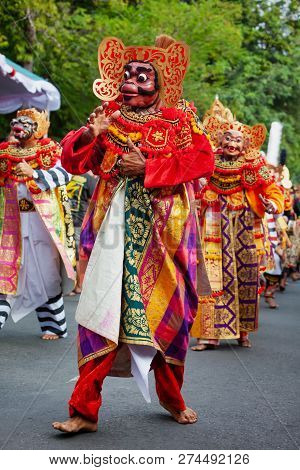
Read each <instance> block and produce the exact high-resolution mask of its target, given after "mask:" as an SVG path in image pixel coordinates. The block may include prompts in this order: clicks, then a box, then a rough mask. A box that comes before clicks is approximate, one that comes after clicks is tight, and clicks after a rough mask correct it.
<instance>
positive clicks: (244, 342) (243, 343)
mask: <svg viewBox="0 0 300 470" xmlns="http://www.w3.org/2000/svg"><path fill="white" fill-rule="evenodd" d="M238 343H239V346H241V348H252V344H251V341H250V340H249V339H244V340H240V339H239V340H238Z"/></svg>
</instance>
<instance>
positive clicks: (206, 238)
mask: <svg viewBox="0 0 300 470" xmlns="http://www.w3.org/2000/svg"><path fill="white" fill-rule="evenodd" d="M204 241H206V242H215V243H221V241H222V238H221V237H204Z"/></svg>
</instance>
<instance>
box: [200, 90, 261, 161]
mask: <svg viewBox="0 0 300 470" xmlns="http://www.w3.org/2000/svg"><path fill="white" fill-rule="evenodd" d="M203 125H204V127H205V129H206V130H207V132H208V133H209V134H210V138H211V141H212V143H213V145H214V147H215V148H217V147H218V146H219V138H220V133H224V132H226V131H230V130H236V131H240V132H241V133H242V134H243V137H244V139H245V140H246V141H247V147H246V148H245V159H246V160H254V159H256V158H258V157H260V148H261V146H262V144H263V143H264V141H265V138H266V134H267V129H266V126H265V125H264V124H255V125H254V126H252V127H251V126H247V125H246V124H243V123H241V122H239V121H237V120H236V118H235V116H233V114H232V112H231V111H230V109H229V108H225V106H224V105H223V104H222V103H221V101H220V100H219V98H218V97H216V98H215V100H214V102H213V104H212V106H211V108H210V109H209V110H208V111H207V112H206V113H205V115H204V118H203Z"/></svg>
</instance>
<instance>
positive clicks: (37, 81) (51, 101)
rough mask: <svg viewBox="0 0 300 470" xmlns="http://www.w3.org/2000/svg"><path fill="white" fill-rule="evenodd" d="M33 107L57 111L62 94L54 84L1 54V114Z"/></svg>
mask: <svg viewBox="0 0 300 470" xmlns="http://www.w3.org/2000/svg"><path fill="white" fill-rule="evenodd" d="M33 106H34V107H36V108H39V109H47V110H48V111H56V110H57V109H59V108H60V92H59V91H58V89H57V88H56V87H55V86H54V85H52V83H50V82H48V81H47V80H45V79H44V78H41V77H39V76H38V75H35V74H34V73H32V72H29V71H28V70H26V69H24V68H23V67H21V66H20V65H18V64H15V63H14V62H12V61H11V60H9V59H7V57H5V56H4V55H3V54H0V114H8V113H12V112H14V111H16V110H17V109H20V108H24V107H29V108H30V107H33Z"/></svg>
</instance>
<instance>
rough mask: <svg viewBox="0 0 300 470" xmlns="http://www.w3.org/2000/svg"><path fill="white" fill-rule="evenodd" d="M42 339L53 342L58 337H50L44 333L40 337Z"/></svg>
mask: <svg viewBox="0 0 300 470" xmlns="http://www.w3.org/2000/svg"><path fill="white" fill-rule="evenodd" d="M42 339H45V340H47V341H53V340H54V339H59V336H58V335H50V334H48V333H46V334H44V335H43V336H42Z"/></svg>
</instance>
